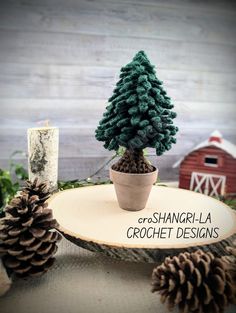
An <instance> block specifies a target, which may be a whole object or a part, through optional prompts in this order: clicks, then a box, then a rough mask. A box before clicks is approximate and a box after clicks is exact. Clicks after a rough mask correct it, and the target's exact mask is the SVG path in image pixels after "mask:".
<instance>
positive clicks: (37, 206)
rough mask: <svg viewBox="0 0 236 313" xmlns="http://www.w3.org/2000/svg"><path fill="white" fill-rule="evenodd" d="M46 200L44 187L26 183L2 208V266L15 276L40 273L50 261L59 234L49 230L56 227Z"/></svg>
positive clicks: (55, 249) (0, 238) (0, 232)
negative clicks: (4, 213)
mask: <svg viewBox="0 0 236 313" xmlns="http://www.w3.org/2000/svg"><path fill="white" fill-rule="evenodd" d="M31 187H32V188H31ZM35 193H36V194H35ZM47 197H48V192H47V191H46V189H45V186H44V184H41V185H38V184H37V181H36V182H34V183H32V184H30V183H28V184H27V187H26V189H24V190H23V191H22V192H21V194H20V196H17V197H15V198H14V199H13V200H12V201H11V202H10V204H9V205H8V206H7V207H6V208H5V211H6V217H5V218H3V219H1V221H0V223H1V228H0V240H1V243H0V253H2V254H3V263H4V265H5V267H6V268H7V269H9V270H10V271H12V272H13V273H15V274H17V275H19V276H33V275H39V274H42V273H44V272H46V271H47V270H48V268H49V267H50V266H51V265H52V264H53V262H54V258H53V255H54V254H55V253H56V251H57V245H56V243H57V241H58V240H60V239H61V235H60V234H59V233H58V232H56V231H54V230H53V229H54V228H55V227H56V226H58V224H57V222H56V220H55V219H53V217H52V210H50V209H49V208H47V203H45V202H44V201H45V198H47Z"/></svg>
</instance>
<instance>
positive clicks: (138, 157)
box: [96, 51, 178, 173]
mask: <svg viewBox="0 0 236 313" xmlns="http://www.w3.org/2000/svg"><path fill="white" fill-rule="evenodd" d="M108 102H109V105H108V106H107V107H106V112H105V113H104V114H103V118H102V120H101V121H100V123H99V126H98V127H97V129H96V138H97V140H99V141H103V142H104V147H105V148H106V149H108V150H118V149H119V146H122V147H125V148H126V152H125V154H124V156H123V157H122V159H121V160H120V161H119V162H118V163H117V164H115V165H113V169H114V170H118V171H121V172H128V173H147V172H151V171H153V167H152V166H150V164H149V163H148V162H147V161H146V160H145V158H144V156H143V149H144V148H147V147H150V148H155V149H156V154H157V155H161V154H163V153H164V152H165V151H166V150H170V148H171V145H172V144H173V143H175V142H176V139H175V137H174V136H175V134H176V132H177V130H178V128H177V127H176V126H174V125H173V119H174V118H175V117H176V113H175V112H173V111H171V109H172V108H173V104H171V100H170V98H169V97H168V96H167V94H166V92H165V90H164V89H163V87H162V82H161V81H160V80H158V78H157V77H156V72H155V69H154V66H153V65H151V63H150V61H149V60H148V58H147V56H146V54H145V52H144V51H140V52H138V53H137V54H136V55H135V57H134V58H133V60H132V62H131V63H129V64H127V65H126V66H125V67H122V68H121V74H120V80H119V81H118V82H117V84H116V88H115V89H114V93H113V95H112V97H111V98H110V99H109V100H108Z"/></svg>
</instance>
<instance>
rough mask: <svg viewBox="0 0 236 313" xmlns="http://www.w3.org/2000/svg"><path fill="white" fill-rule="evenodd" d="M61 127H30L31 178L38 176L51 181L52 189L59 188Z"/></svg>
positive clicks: (29, 154)
mask: <svg viewBox="0 0 236 313" xmlns="http://www.w3.org/2000/svg"><path fill="white" fill-rule="evenodd" d="M58 146H59V129H58V128H57V127H38V128H29V129H28V170H29V180H31V181H33V180H34V179H35V178H36V177H38V179H39V181H41V182H47V183H49V187H50V191H54V190H56V189H57V179H58Z"/></svg>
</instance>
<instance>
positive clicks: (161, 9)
mask: <svg viewBox="0 0 236 313" xmlns="http://www.w3.org/2000/svg"><path fill="white" fill-rule="evenodd" d="M235 35H236V3H235V1H233V0H232V1H230V0H228V1H220V0H216V1H213V0H212V1H211V0H208V1H207V0H206V1H203V0H201V1H194V0H175V1H174V0H172V1H164V0H156V1H155V0H147V1H143V0H142V1H141V0H110V1H109V0H94V1H92V0H50V1H49V0H2V1H1V2H0V69H1V70H0V167H1V166H6V164H7V159H8V158H9V156H10V154H11V153H12V152H13V151H14V150H23V151H26V129H27V128H28V127H32V126H34V125H35V126H36V125H37V122H38V121H40V120H43V119H50V120H51V122H52V124H53V125H57V126H59V127H60V133H61V138H60V173H59V174H60V175H59V176H60V178H63V179H64V178H66V179H73V178H76V177H84V176H88V175H89V174H90V173H91V172H92V171H93V170H94V169H95V168H96V166H97V165H99V164H101V163H102V162H103V161H104V158H106V157H107V156H108V155H109V152H107V151H106V150H104V149H103V147H102V144H101V143H99V142H97V141H96V140H95V138H94V129H95V127H96V125H97V123H98V121H99V119H100V118H101V115H102V113H103V111H104V109H105V106H106V99H107V98H108V97H109V96H110V95H111V94H112V90H113V88H114V85H115V82H116V80H117V79H118V76H119V69H120V67H121V66H123V65H125V64H126V63H128V62H129V61H130V60H131V59H132V57H133V55H134V54H135V53H136V52H137V51H138V50H141V49H143V50H145V51H146V52H147V54H148V55H149V57H150V59H151V61H152V63H154V64H156V66H157V75H158V77H159V78H160V79H161V80H163V81H164V86H165V87H166V89H167V91H168V93H169V95H170V96H171V97H172V99H173V102H174V104H175V109H176V111H177V113H178V118H177V119H176V123H177V124H178V126H179V128H180V132H179V134H178V143H177V144H176V145H175V146H174V147H173V149H172V150H171V151H170V152H168V153H167V154H166V155H165V156H163V157H162V158H160V159H157V158H152V159H153V160H154V163H155V162H157V164H158V165H159V167H160V172H161V178H162V179H176V178H177V172H176V171H174V170H170V169H171V166H172V164H173V162H174V161H175V160H176V159H178V158H179V157H181V156H182V155H183V154H185V153H186V152H187V151H189V150H190V149H191V148H192V147H193V146H194V145H195V144H197V143H198V142H199V141H201V140H203V139H205V138H206V137H207V136H208V135H209V133H210V132H211V131H213V130H214V129H219V130H220V131H221V132H222V133H223V135H224V136H225V137H226V138H228V139H229V140H231V141H232V142H234V143H236V132H235V130H236V126H235V125H236V124H235V117H236V108H235V105H236V40H235V37H236V36H235ZM150 153H152V151H150ZM23 161H24V162H25V160H23ZM103 175H106V173H103Z"/></svg>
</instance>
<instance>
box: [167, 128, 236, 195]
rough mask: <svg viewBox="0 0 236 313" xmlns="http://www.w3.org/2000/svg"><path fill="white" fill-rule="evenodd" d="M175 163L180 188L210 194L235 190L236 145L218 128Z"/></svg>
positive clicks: (235, 191)
mask: <svg viewBox="0 0 236 313" xmlns="http://www.w3.org/2000/svg"><path fill="white" fill-rule="evenodd" d="M177 166H180V169H179V188H184V189H189V190H193V191H196V192H200V193H204V194H206V195H209V196H219V195H225V194H234V193H236V145H234V144H232V143H231V142H229V141H228V140H226V139H224V138H223V136H222V135H221V133H220V132H219V131H217V130H215V131H214V132H213V133H212V134H211V135H210V137H209V139H208V140H205V141H203V142H202V143H200V144H199V145H198V146H196V147H195V148H194V149H193V150H192V151H191V152H190V153H189V154H188V155H186V156H185V157H184V158H182V159H180V160H179V161H177V162H176V163H175V164H174V165H173V167H177Z"/></svg>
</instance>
